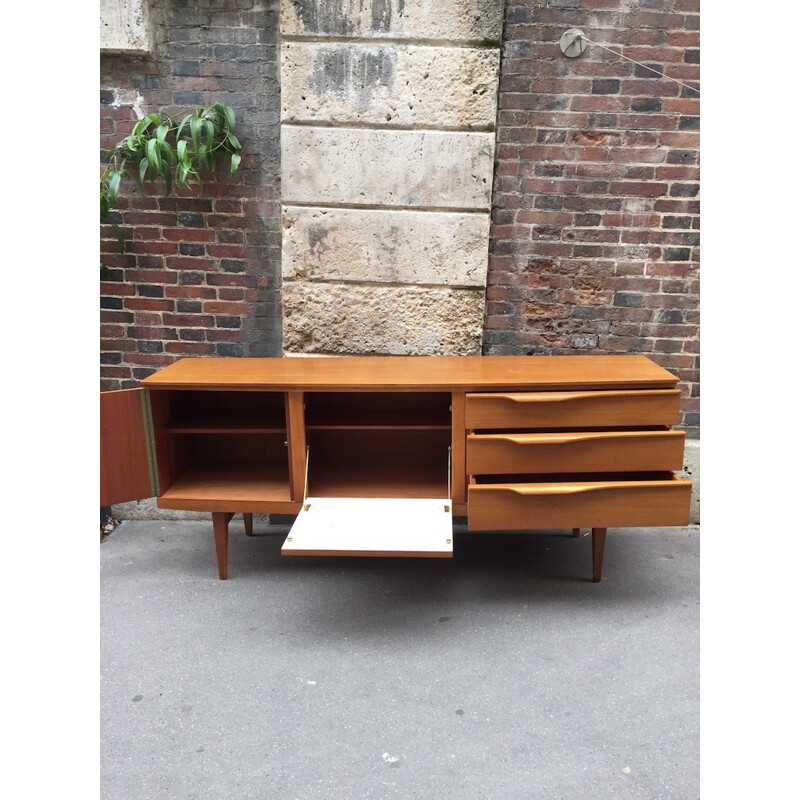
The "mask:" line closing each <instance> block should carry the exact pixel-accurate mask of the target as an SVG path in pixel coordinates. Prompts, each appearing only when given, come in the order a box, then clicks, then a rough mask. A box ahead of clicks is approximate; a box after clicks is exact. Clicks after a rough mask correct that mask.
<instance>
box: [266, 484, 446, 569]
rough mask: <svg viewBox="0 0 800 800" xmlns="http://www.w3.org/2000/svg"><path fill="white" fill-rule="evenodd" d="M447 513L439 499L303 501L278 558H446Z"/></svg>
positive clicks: (340, 498)
mask: <svg viewBox="0 0 800 800" xmlns="http://www.w3.org/2000/svg"><path fill="white" fill-rule="evenodd" d="M452 509H453V505H452V502H451V501H450V500H448V499H447V498H444V497H443V498H441V499H430V498H425V499H420V498H394V497H392V498H374V497H309V498H307V499H306V502H305V504H304V506H303V509H302V510H301V511H300V513H299V514H298V515H297V519H296V520H295V523H294V525H293V526H292V529H291V530H290V531H289V535H288V536H287V537H286V541H285V542H284V543H283V547H282V548H281V553H282V554H283V555H331V556H334V555H342V556H347V555H364V556H427V557H439V558H442V557H444V558H448V557H449V558H452V556H453V510H452Z"/></svg>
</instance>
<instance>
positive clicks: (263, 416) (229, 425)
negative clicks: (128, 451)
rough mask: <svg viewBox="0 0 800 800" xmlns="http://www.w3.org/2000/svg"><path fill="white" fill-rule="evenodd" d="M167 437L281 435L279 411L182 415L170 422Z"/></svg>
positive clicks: (215, 411) (282, 419) (205, 411)
mask: <svg viewBox="0 0 800 800" xmlns="http://www.w3.org/2000/svg"><path fill="white" fill-rule="evenodd" d="M164 430H165V431H166V432H167V433H285V432H286V419H285V415H284V413H283V411H273V410H271V409H270V410H265V409H258V408H242V409H203V410H200V411H185V412H182V413H180V414H178V415H176V416H175V417H174V418H172V419H170V421H169V422H168V423H167V425H166V427H165V428H164Z"/></svg>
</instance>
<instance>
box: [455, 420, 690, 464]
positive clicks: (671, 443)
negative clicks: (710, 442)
mask: <svg viewBox="0 0 800 800" xmlns="http://www.w3.org/2000/svg"><path fill="white" fill-rule="evenodd" d="M685 438H686V434H685V432H684V431H667V430H662V431H602V432H601V431H586V432H577V433H489V434H473V435H471V436H469V437H467V471H468V472H469V474H470V475H514V474H521V473H543V472H651V471H652V472H657V471H661V470H663V471H670V472H671V471H672V470H679V469H681V467H682V466H683V443H684V439H685Z"/></svg>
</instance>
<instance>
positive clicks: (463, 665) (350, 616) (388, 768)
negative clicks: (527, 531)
mask: <svg viewBox="0 0 800 800" xmlns="http://www.w3.org/2000/svg"><path fill="white" fill-rule="evenodd" d="M209 517H210V515H209ZM286 530H287V529H286V527H281V528H272V529H270V528H267V527H265V526H264V525H263V523H262V526H261V528H260V529H259V527H258V524H257V526H256V532H257V533H259V532H262V533H265V534H266V535H261V536H256V537H253V538H247V537H245V535H244V529H243V526H242V523H241V518H240V517H236V518H235V519H234V520H233V521H232V522H231V537H230V567H229V576H230V577H229V579H228V580H227V581H220V580H219V579H218V578H217V568H216V560H215V556H214V546H213V537H212V533H211V522H210V519H209V520H208V521H200V522H198V521H191V522H166V521H150V522H145V521H136V522H134V521H131V522H127V523H124V524H123V525H122V526H120V527H119V528H117V530H116V531H115V532H114V533H113V534H112V535H111V536H110V537H109V538H108V539H106V540H105V541H104V542H103V543H102V544H101V546H100V552H101V653H102V654H101V717H102V718H101V787H102V788H101V797H102V798H103V799H104V800H112V799H117V798H119V800H160V799H161V798H164V799H166V798H169V800H176V799H177V798H193V799H196V800H205V799H206V798H208V800H212V798H213V800H225V799H226V798H237V799H238V798H260V799H261V798H264V799H269V800H271V799H272V798H274V799H275V800H283V799H284V798H292V799H297V800H307V799H309V800H310V799H311V798H313V799H314V800H317V799H322V798H326V799H329V800H339V799H340V798H341V800H359V799H360V798H378V799H379V800H383V799H384V798H425V799H426V800H427V799H428V798H430V799H431V800H447V799H449V798H454V799H455V798H458V800H484V798H485V799H487V800H488V799H489V798H492V799H493V800H494V799H496V800H517V799H518V798H519V800H522V799H523V798H524V799H525V800H529V799H531V798H547V799H548V800H560V799H561V798H563V799H564V800H582V799H583V798H603V800H612V799H616V798H620V799H623V798H625V799H627V798H631V799H633V798H636V800H645V799H647V800H649V799H650V798H653V800H655V799H656V798H657V799H658V800H668V798H675V799H676V800H688V799H691V798H696V797H698V796H699V708H698V688H699V677H698V662H699V538H700V536H699V529H698V528H696V527H689V528H661V529H641V530H640V529H627V530H610V531H609V534H608V542H607V545H606V559H605V567H604V577H603V581H602V583H599V584H594V583H592V582H591V581H590V580H589V578H590V576H591V544H590V538H591V537H589V536H585V537H582V538H581V539H579V540H574V539H572V538H571V535H570V532H568V531H552V532H545V533H540V534H536V535H524V534H491V533H490V534H467V533H465V532H459V530H462V531H463V529H458V528H457V533H456V537H455V553H456V555H455V558H454V559H452V560H439V559H430V560H423V559H419V560H417V559H356V558H353V559H334V558H287V557H281V555H280V546H281V543H282V541H283V536H284V535H285V533H286ZM268 532H269V533H268ZM276 534H279V535H276Z"/></svg>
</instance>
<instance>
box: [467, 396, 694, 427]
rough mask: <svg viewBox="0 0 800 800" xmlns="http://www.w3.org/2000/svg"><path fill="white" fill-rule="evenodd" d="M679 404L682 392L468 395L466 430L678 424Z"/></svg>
mask: <svg viewBox="0 0 800 800" xmlns="http://www.w3.org/2000/svg"><path fill="white" fill-rule="evenodd" d="M680 400H681V393H680V391H679V390H678V389H660V390H645V391H604V392H507V393H500V394H495V393H489V394H468V395H467V427H468V428H478V429H484V430H499V429H505V430H508V429H514V428H590V427H591V428H593V427H602V426H612V425H613V426H620V425H624V426H633V425H675V424H676V423H677V422H678V418H679V414H680Z"/></svg>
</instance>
